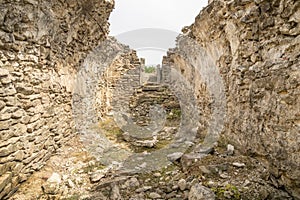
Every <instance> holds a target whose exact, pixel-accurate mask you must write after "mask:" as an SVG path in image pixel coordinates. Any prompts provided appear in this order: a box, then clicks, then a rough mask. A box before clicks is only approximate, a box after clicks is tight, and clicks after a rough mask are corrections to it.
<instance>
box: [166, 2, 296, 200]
mask: <svg viewBox="0 0 300 200" xmlns="http://www.w3.org/2000/svg"><path fill="white" fill-rule="evenodd" d="M183 37H188V38H190V39H191V40H193V41H196V44H197V45H198V46H199V49H202V51H203V52H205V54H202V55H200V54H199V51H195V52H192V50H191V49H192V48H190V47H191V46H190V47H189V48H186V46H185V45H182V42H183V41H184V40H182V39H180V38H179V41H178V47H177V49H175V50H171V51H170V52H169V56H168V57H167V58H165V62H166V63H168V64H169V65H172V66H173V67H174V68H177V69H178V71H180V70H181V73H182V74H183V76H185V77H186V78H187V79H188V80H189V81H190V82H191V84H194V85H195V87H197V88H199V87H200V85H201V84H202V85H203V83H205V82H204V81H203V80H204V79H205V77H203V76H202V77H201V76H200V78H202V79H197V77H195V74H196V75H197V73H194V72H195V71H193V70H195V69H196V68H197V67H199V68H200V69H202V68H205V67H206V66H207V65H209V63H210V62H211V61H213V62H212V63H213V64H212V65H211V66H217V68H218V71H219V74H220V75H221V77H222V81H223V83H224V87H225V88H224V89H225V93H226V99H225V100H226V101H225V102H226V118H225V119H226V121H225V124H224V128H223V131H222V135H223V136H224V137H225V138H226V140H228V142H230V143H233V144H234V145H236V146H237V147H238V148H239V150H240V151H241V152H242V153H244V154H245V155H248V156H253V157H256V158H258V159H259V160H261V161H262V162H263V163H264V164H265V168H266V170H267V171H268V173H269V179H270V180H273V184H274V186H275V187H277V188H278V187H284V188H285V189H286V190H287V191H288V192H289V193H290V194H292V196H294V197H295V198H296V199H300V190H299V188H300V182H299V180H300V149H299V148H300V146H299V144H300V137H299V133H300V124H299V119H300V101H299V99H300V81H299V80H300V68H299V66H300V60H299V55H300V54H299V52H300V4H299V1H296V0H272V1H267V0H255V1H249V0H242V1H225V0H215V1H211V3H210V4H209V5H208V6H207V7H206V8H205V9H204V10H202V11H201V13H200V14H199V15H198V16H197V17H196V20H195V23H194V24H192V25H191V26H190V27H189V28H187V29H186V30H185V36H183ZM187 60H189V62H188V63H192V64H193V65H186V64H185V63H187ZM210 77H211V76H210ZM204 86H205V84H204ZM204 89H205V87H204ZM209 95H212V97H213V96H214V95H215V94H214V93H211V94H209ZM203 100H204V101H206V100H209V98H208V99H206V100H205V99H202V100H200V101H203ZM200 108H201V107H200ZM200 111H201V113H204V115H206V116H209V115H210V114H209V113H207V110H205V109H201V110H200Z"/></svg>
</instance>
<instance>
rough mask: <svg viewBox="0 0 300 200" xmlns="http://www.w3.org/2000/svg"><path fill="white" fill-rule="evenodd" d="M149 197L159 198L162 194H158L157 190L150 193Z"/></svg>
mask: <svg viewBox="0 0 300 200" xmlns="http://www.w3.org/2000/svg"><path fill="white" fill-rule="evenodd" d="M149 198H150V199H159V198H161V196H160V195H159V194H157V193H156V192H151V193H150V194H149Z"/></svg>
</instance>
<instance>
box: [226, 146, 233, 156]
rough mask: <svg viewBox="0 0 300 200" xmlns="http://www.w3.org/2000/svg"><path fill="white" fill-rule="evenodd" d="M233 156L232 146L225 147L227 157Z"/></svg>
mask: <svg viewBox="0 0 300 200" xmlns="http://www.w3.org/2000/svg"><path fill="white" fill-rule="evenodd" d="M233 154H234V146H232V145H231V144H228V145H227V155H229V156H232V155H233Z"/></svg>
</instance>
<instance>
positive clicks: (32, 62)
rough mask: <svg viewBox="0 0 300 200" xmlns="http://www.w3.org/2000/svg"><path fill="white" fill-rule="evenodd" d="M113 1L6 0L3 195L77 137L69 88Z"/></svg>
mask: <svg viewBox="0 0 300 200" xmlns="http://www.w3.org/2000/svg"><path fill="white" fill-rule="evenodd" d="M113 6H114V3H113V1H108V0H101V1H93V0H87V1H75V0H66V1H58V0H54V1H36V0H30V1H29V0H21V1H11V0H1V4H0V38H1V40H0V199H2V198H8V197H9V196H11V194H13V192H14V191H15V190H17V188H18V185H19V183H20V182H23V181H25V180H26V179H27V178H28V177H29V176H30V174H31V173H32V172H34V171H35V170H38V169H40V168H41V167H42V166H43V165H44V162H45V161H46V160H47V159H48V158H49V157H50V156H51V154H52V153H53V152H55V150H56V149H57V148H59V147H60V146H61V145H62V144H63V143H64V142H65V141H67V140H68V139H69V138H70V137H72V136H74V134H75V130H74V122H73V119H72V109H71V100H72V91H73V82H74V79H75V74H76V72H77V70H78V69H79V66H81V61H82V60H83V59H84V58H85V55H86V53H87V52H89V51H90V50H91V49H93V48H94V47H96V46H97V45H98V44H100V43H101V41H103V40H104V39H105V38H106V36H107V33H108V22H107V19H108V17H109V14H110V12H111V11H112V9H113Z"/></svg>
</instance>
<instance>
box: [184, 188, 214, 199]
mask: <svg viewBox="0 0 300 200" xmlns="http://www.w3.org/2000/svg"><path fill="white" fill-rule="evenodd" d="M215 198H216V195H215V194H214V192H213V191H211V190H210V189H209V188H207V187H204V186H203V185H201V184H195V185H193V186H192V188H191V190H190V193H189V200H215Z"/></svg>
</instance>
